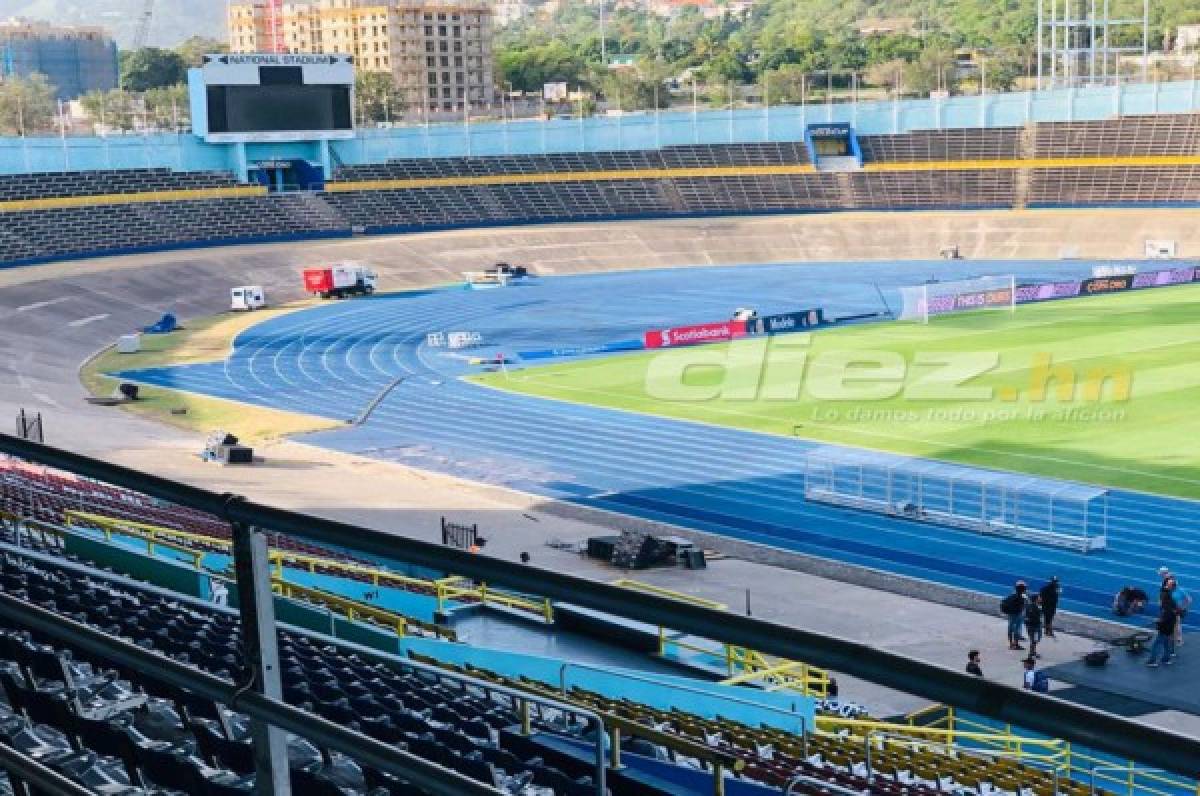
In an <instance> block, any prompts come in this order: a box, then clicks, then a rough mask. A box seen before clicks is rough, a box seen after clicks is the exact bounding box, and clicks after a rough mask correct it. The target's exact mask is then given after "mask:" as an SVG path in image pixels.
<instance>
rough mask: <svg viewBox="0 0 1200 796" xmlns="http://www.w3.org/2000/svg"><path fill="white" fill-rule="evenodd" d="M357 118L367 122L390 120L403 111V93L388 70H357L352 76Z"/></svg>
mask: <svg viewBox="0 0 1200 796" xmlns="http://www.w3.org/2000/svg"><path fill="white" fill-rule="evenodd" d="M354 97H355V100H356V102H357V103H358V118H359V120H360V121H362V122H365V123H367V124H375V123H377V122H390V121H392V120H393V119H395V118H396V117H397V116H399V115H400V114H402V113H403V112H404V94H403V93H401V92H400V90H399V89H397V88H396V81H395V79H394V78H393V77H392V75H391V73H390V72H359V73H358V75H357V76H356V77H355V78H354Z"/></svg>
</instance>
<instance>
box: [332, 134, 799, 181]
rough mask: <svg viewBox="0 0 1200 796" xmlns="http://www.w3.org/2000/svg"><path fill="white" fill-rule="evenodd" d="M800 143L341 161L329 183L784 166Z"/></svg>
mask: <svg viewBox="0 0 1200 796" xmlns="http://www.w3.org/2000/svg"><path fill="white" fill-rule="evenodd" d="M808 162H809V159H808V151H807V149H806V148H805V147H804V144H803V143H801V142H785V143H750V144H697V145H694V146H670V147H663V148H662V149H644V150H628V151H612V152H568V153H556V154H546V155H511V156H505V155H499V156H492V157H465V158H405V159H400V160H389V161H387V162H386V163H376V164H368V165H359V166H343V167H341V168H339V169H338V170H337V172H336V173H335V174H334V182H355V181H366V180H420V179H447V178H454V177H494V176H500V175H529V174H562V173H572V172H583V173H586V172H610V171H653V170H663V169H681V168H721V167H735V166H786V165H799V164H805V163H808Z"/></svg>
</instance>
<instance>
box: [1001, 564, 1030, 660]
mask: <svg viewBox="0 0 1200 796" xmlns="http://www.w3.org/2000/svg"><path fill="white" fill-rule="evenodd" d="M1026 591H1027V588H1026V586H1025V581H1023V580H1019V581H1017V583H1016V585H1015V586H1013V593H1012V594H1010V595H1008V596H1007V597H1005V598H1004V599H1003V600H1001V601H1000V613H1002V614H1004V616H1005V617H1006V618H1007V619H1008V648H1009V649H1010V650H1022V649H1025V648H1024V647H1022V646H1021V641H1022V639H1021V624H1022V623H1023V622H1024V620H1025V604H1026V602H1027V598H1026V596H1025V592H1026Z"/></svg>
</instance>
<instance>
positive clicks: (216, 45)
mask: <svg viewBox="0 0 1200 796" xmlns="http://www.w3.org/2000/svg"><path fill="white" fill-rule="evenodd" d="M224 52H229V45H228V44H226V43H225V42H223V41H218V40H217V39H210V38H208V37H207V36H192V37H190V38H188V39H185V40H184V41H183V42H181V43H180V44H178V45H176V47H175V53H176V54H177V55H178V56H179V57H180V58H182V59H183V64H184V66H185V67H194V66H203V65H204V56H205V55H206V54H208V53H224Z"/></svg>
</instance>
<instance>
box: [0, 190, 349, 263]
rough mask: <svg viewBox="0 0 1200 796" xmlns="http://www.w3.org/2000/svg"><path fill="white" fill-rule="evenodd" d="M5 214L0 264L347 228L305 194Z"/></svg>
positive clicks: (325, 232)
mask: <svg viewBox="0 0 1200 796" xmlns="http://www.w3.org/2000/svg"><path fill="white" fill-rule="evenodd" d="M0 213H2V215H0V217H2V218H3V224H2V225H0V262H22V261H38V260H53V259H62V258H70V257H82V256H100V255H104V254H117V253H123V252H129V251H146V250H153V249H162V248H179V247H185V246H196V245H218V244H227V243H239V242H250V241H267V240H272V239H278V240H287V239H296V238H302V237H313V236H333V235H339V234H349V230H348V229H347V228H346V225H345V223H344V222H342V220H341V219H340V218H339V217H338V216H337V215H336V214H335V213H334V212H333V211H332V210H331V209H330V208H328V207H327V206H325V205H324V203H323V202H321V201H320V199H319V198H315V199H314V198H313V197H310V196H307V195H304V194H293V195H274V196H262V197H242V196H234V197H226V198H214V199H187V200H183V201H150V202H136V203H119V204H96V205H87V206H80V207H53V208H48V209H42V210H21V211H16V212H3V211H0Z"/></svg>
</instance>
